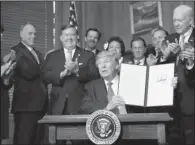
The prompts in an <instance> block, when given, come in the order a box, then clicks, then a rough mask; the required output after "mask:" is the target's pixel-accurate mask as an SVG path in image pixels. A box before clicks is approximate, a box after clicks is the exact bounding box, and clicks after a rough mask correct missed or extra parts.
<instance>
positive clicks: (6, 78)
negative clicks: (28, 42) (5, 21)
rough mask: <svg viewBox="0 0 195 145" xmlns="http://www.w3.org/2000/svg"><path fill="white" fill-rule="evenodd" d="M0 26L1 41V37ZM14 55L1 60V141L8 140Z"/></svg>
mask: <svg viewBox="0 0 195 145" xmlns="http://www.w3.org/2000/svg"><path fill="white" fill-rule="evenodd" d="M3 31H4V29H3V27H2V25H1V40H2V37H3ZM14 58H15V53H14V52H12V53H11V52H10V53H9V54H7V55H5V56H4V58H3V60H1V141H0V143H2V140H3V139H8V138H9V93H8V91H9V89H10V88H11V87H12V75H13V70H14V68H15V65H16V63H15V62H13V60H14Z"/></svg>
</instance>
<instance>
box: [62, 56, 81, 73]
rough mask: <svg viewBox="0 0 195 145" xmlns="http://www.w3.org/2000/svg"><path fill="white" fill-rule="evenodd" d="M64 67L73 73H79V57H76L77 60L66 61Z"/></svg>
mask: <svg viewBox="0 0 195 145" xmlns="http://www.w3.org/2000/svg"><path fill="white" fill-rule="evenodd" d="M64 67H65V68H66V69H68V70H69V71H70V72H72V73H75V74H76V73H78V70H79V64H78V58H76V60H75V61H66V62H65V65H64Z"/></svg>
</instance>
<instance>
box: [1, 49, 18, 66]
mask: <svg viewBox="0 0 195 145" xmlns="http://www.w3.org/2000/svg"><path fill="white" fill-rule="evenodd" d="M15 59H16V52H15V51H14V50H10V52H9V53H8V54H7V55H5V56H4V57H3V62H4V63H8V62H9V61H14V60H15Z"/></svg>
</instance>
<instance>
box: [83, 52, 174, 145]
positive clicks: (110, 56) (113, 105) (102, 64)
mask: <svg viewBox="0 0 195 145" xmlns="http://www.w3.org/2000/svg"><path fill="white" fill-rule="evenodd" d="M115 56H116V55H114V53H112V52H110V51H102V52H100V53H99V54H98V55H97V56H96V65H97V67H98V69H99V73H100V75H101V78H100V79H97V80H93V81H91V82H89V83H87V84H86V85H85V96H84V98H83V101H82V104H81V107H80V111H79V113H81V114H91V113H93V112H94V111H97V110H99V109H106V110H111V111H113V112H114V113H120V114H126V113H133V112H132V111H133V110H131V109H132V108H131V107H130V106H129V105H125V102H124V100H123V98H122V96H119V95H118V85H119V76H118V69H119V62H118V59H116V58H115ZM175 84H176V83H175ZM142 113H143V112H142ZM135 143H136V144H137V143H138V144H141V145H142V144H145V145H146V144H147V143H152V144H150V145H153V143H154V142H153V140H152V141H151V142H150V141H147V142H144V141H143V142H142V141H138V142H137V141H136V142H135ZM120 144H121V145H124V144H129V142H128V141H124V142H120ZM130 144H132V141H131V143H130ZM138 144H137V145H138Z"/></svg>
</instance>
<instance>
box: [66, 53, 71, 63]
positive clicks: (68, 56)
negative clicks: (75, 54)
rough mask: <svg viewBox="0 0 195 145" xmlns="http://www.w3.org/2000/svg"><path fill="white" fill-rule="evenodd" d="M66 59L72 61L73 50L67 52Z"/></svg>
mask: <svg viewBox="0 0 195 145" xmlns="http://www.w3.org/2000/svg"><path fill="white" fill-rule="evenodd" d="M66 61H72V50H68V51H67V52H66Z"/></svg>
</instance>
